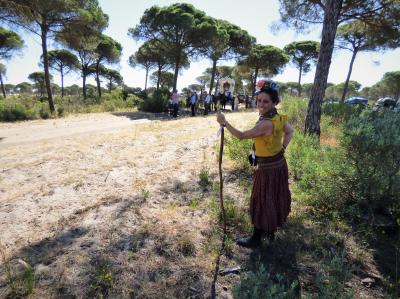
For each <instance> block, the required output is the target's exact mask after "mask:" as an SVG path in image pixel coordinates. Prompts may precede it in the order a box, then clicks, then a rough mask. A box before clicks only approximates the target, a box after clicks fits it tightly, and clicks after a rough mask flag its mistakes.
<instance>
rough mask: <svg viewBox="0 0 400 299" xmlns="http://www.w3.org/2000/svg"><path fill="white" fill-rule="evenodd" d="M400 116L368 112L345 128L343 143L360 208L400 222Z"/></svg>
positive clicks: (368, 212)
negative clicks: (399, 196) (399, 198)
mask: <svg viewBox="0 0 400 299" xmlns="http://www.w3.org/2000/svg"><path fill="white" fill-rule="evenodd" d="M399 128H400V114H399V113H396V112H393V111H390V110H386V109H384V110H382V111H370V110H366V111H364V112H363V113H361V115H360V116H359V117H353V118H351V119H350V120H349V121H348V122H347V123H346V125H345V126H344V130H343V136H342V139H341V144H342V146H343V148H344V150H345V151H346V155H347V157H348V159H349V163H348V165H349V169H350V171H351V172H352V177H350V180H349V181H347V182H346V183H347V184H351V185H352V188H353V193H354V194H355V200H356V204H357V206H358V207H359V208H360V209H361V211H363V213H367V214H369V217H370V218H371V219H373V218H375V217H374V216H376V215H383V216H386V217H391V218H392V221H393V222H400V220H399V219H400V202H399V200H398V195H399V194H400V130H399Z"/></svg>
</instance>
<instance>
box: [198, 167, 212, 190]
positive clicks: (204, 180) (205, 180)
mask: <svg viewBox="0 0 400 299" xmlns="http://www.w3.org/2000/svg"><path fill="white" fill-rule="evenodd" d="M209 176H210V171H209V169H208V168H205V167H203V168H201V170H200V174H199V185H200V187H202V188H207V186H208V185H209V184H210V178H209Z"/></svg>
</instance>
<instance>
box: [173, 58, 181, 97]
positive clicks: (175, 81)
mask: <svg viewBox="0 0 400 299" xmlns="http://www.w3.org/2000/svg"><path fill="white" fill-rule="evenodd" d="M180 66H181V53H180V52H179V55H178V56H177V57H176V59H175V73H174V87H173V90H176V85H177V83H178V75H179V67H180Z"/></svg>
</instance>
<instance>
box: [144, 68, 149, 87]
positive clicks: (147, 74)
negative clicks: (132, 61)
mask: <svg viewBox="0 0 400 299" xmlns="http://www.w3.org/2000/svg"><path fill="white" fill-rule="evenodd" d="M148 76H149V68H148V67H146V80H145V81H144V91H147V77H148Z"/></svg>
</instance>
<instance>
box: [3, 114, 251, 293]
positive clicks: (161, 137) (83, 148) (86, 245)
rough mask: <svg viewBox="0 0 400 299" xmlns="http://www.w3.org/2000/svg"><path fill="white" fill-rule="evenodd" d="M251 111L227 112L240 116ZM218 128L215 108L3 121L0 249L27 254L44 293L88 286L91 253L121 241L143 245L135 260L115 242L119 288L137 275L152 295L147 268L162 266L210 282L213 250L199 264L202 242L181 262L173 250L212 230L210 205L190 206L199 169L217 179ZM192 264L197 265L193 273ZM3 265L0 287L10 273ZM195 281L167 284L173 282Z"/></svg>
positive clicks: (174, 275)
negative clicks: (155, 115) (173, 116)
mask: <svg viewBox="0 0 400 299" xmlns="http://www.w3.org/2000/svg"><path fill="white" fill-rule="evenodd" d="M253 114H254V113H253ZM253 114H251V113H250V114H249V113H246V114H242V113H241V114H235V115H230V119H232V120H233V121H234V122H237V123H241V124H243V120H244V119H247V118H250V119H252V118H254V119H255V118H256V115H255V114H254V115H253ZM217 129H218V126H217V123H216V122H215V116H214V115H211V116H208V117H196V118H185V119H179V120H173V121H168V120H149V119H143V118H142V119H141V118H140V117H130V118H129V117H128V118H127V117H120V116H114V115H111V114H100V115H87V116H82V117H75V118H70V119H69V118H67V119H59V120H47V121H34V122H25V123H20V124H7V125H4V124H3V125H1V126H0V136H1V137H5V138H4V139H3V140H2V142H1V143H0V231H1V233H0V246H1V250H2V251H3V253H4V254H5V255H6V256H7V257H8V258H18V257H26V258H27V259H29V261H30V264H31V265H33V266H34V269H35V275H36V277H37V278H38V283H37V292H39V293H38V294H42V295H43V296H55V297H57V296H61V295H65V294H63V292H67V291H65V290H66V289H67V290H68V294H69V295H74V296H78V297H81V296H83V297H85V296H90V294H91V293H90V291H93V289H90V288H89V289H88V288H87V287H85V285H86V284H87V283H88V280H90V279H91V275H90V273H89V274H87V275H84V273H86V272H85V271H94V270H93V267H94V268H95V266H94V265H97V264H96V262H93V261H92V260H93V258H94V257H97V258H98V256H99V255H100V253H105V252H106V253H107V254H109V253H110V252H114V251H115V250H117V249H118V248H122V249H123V248H125V249H127V248H128V249H129V250H130V251H129V250H127V252H128V253H129V254H131V253H132V252H131V251H135V250H136V251H137V253H136V254H138V256H136V259H137V260H138V261H137V262H136V263H134V264H129V263H127V262H126V259H127V258H131V257H130V256H128V257H127V255H126V254H128V253H127V252H125V251H123V256H122V257H121V256H120V255H121V252H120V251H118V250H117V253H118V254H117V253H115V252H114V253H115V254H116V255H114V254H113V261H116V260H118V261H119V262H120V264H122V265H124V266H123V267H122V268H124V267H126V269H125V270H127V271H124V274H123V275H122V274H121V277H120V278H119V279H118V283H120V284H121V286H120V287H119V288H116V290H119V291H118V292H121V290H125V289H126V292H127V294H129V292H130V289H129V288H130V287H131V286H132V283H133V281H137V280H138V279H139V280H140V279H143V281H142V282H141V283H139V284H140V286H141V287H142V288H143V287H144V288H145V289H143V290H142V291H143V292H144V293H143V294H147V295H146V296H150V297H151V291H150V290H151V289H152V287H151V286H152V285H154V284H155V282H154V277H153V278H152V277H150V278H149V277H148V275H149V274H148V273H149V271H150V272H151V271H156V270H152V269H158V270H157V271H159V269H160V267H161V268H162V269H164V268H165V271H166V272H165V273H164V272H162V273H164V274H157V275H161V276H160V277H159V279H167V278H168V279H169V280H170V281H171V283H172V284H174V283H175V284H181V283H183V282H182V279H183V278H185V284H186V283H187V284H189V285H190V284H192V285H194V286H196V284H197V285H198V288H200V289H201V288H203V287H204V286H207V285H208V281H203V280H202V279H200V278H199V277H198V276H199V275H198V273H207V276H208V272H209V271H210V270H211V268H212V260H210V259H207V262H203V263H201V265H202V266H201V267H200V268H199V266H198V263H195V262H194V260H195V259H196V258H197V259H202V260H203V259H204V258H202V255H203V254H204V253H202V251H201V250H199V249H198V250H197V251H196V252H198V254H196V256H191V255H189V256H188V258H184V259H182V261H180V262H179V266H178V264H177V263H176V260H175V254H180V256H182V254H181V253H179V250H177V248H181V247H176V246H181V245H179V242H186V241H185V240H187V239H188V238H190V240H192V241H191V242H190V244H192V243H193V244H200V243H201V242H204V239H205V238H206V237H207V236H206V235H207V230H208V229H209V228H207V223H208V221H209V216H208V214H207V213H205V211H204V210H203V211H202V210H201V209H200V210H196V211H193V209H190V207H188V206H189V205H190V203H191V201H193V199H194V198H193V196H195V195H193V194H197V193H196V192H197V190H198V180H199V172H200V170H201V169H208V170H209V175H210V179H212V178H215V179H216V174H217V165H216V153H215V152H216V151H215V145H216V142H217V140H218V137H217V136H216V132H217ZM229 192H232V193H234V192H235V190H230V191H227V194H229ZM199 196H202V195H199ZM182 238H183V239H182ZM182 240H183V241H182ZM135 242H136V243H135ZM137 242H139V243H137ZM138 244H139V245H138ZM177 244H178V245H177ZM110 246H111V249H110ZM132 246H133V247H135V246H136V247H135V248H136V249H135V250H133V249H132V248H131V247H132ZM196 246H198V245H196ZM137 247H140V248H141V249H140V250H139V249H138V248H137ZM189 247H190V246H189ZM116 248H117V249H116ZM157 248H158V249H157ZM183 248H186V247H183ZM157 250H161V253H160V254H156V255H154V251H156V252H158V251H157ZM136 251H135V252H136ZM150 252H152V253H150ZM165 252H168V254H167V253H165ZM150 256H151V258H150ZM154 256H156V258H154ZM171 256H172V258H171ZM140 260H142V262H139V261H140ZM93 263H94V264H93ZM90 269H92V270H90ZM95 269H96V268H95ZM119 269H120V268H119ZM120 271H121V269H120ZM199 271H200V272H199ZM55 273H56V274H57V275H55ZM157 273H159V272H157ZM190 273H192V274H193V273H197V274H193V276H194V277H195V278H192V279H189V280H188V279H187V277H188V275H189V277H190V276H191V275H192V274H190ZM2 274H3V276H2V275H1V272H0V297H1V290H2V287H3V288H4V289H5V288H6V281H7V279H6V277H5V276H4V275H5V274H4V272H3V273H2ZM153 275H155V274H153ZM138 277H139V278H138ZM204 279H206V278H204ZM207 279H208V278H207ZM127 281H128V282H127ZM156 282H157V285H158V284H159V283H160V282H159V281H158V279H156ZM92 283H93V282H92ZM72 286H74V287H72ZM147 286H148V287H149V289H147ZM153 287H154V286H153ZM121 288H122V289H121ZM188 288H189V286H188ZM188 288H180V287H176V288H174V287H171V286H168V285H165V290H166V291H168V290H169V291H171V290H175V291H171V292H176V290H182V289H184V290H185V289H186V290H187V289H188ZM94 291H96V290H94ZM41 292H42V293H41ZM88 292H89V293H88ZM146 292H148V293H146ZM60 294H61V295H60ZM68 294H67V295H68ZM118 294H119V295H120V294H121V293H118ZM149 294H150V295H149ZM42 295H40V296H42ZM119 295H118V296H119ZM38 296H39V295H38ZM40 296H39V297H40ZM170 296H171V297H172V298H173V297H176V296H178V297H180V296H183V297H185V296H186V295H185V294H177V293H171V294H170ZM122 297H123V296H122ZM128 297H129V296H128Z"/></svg>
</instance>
